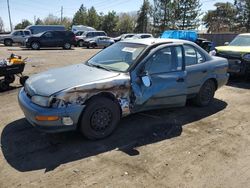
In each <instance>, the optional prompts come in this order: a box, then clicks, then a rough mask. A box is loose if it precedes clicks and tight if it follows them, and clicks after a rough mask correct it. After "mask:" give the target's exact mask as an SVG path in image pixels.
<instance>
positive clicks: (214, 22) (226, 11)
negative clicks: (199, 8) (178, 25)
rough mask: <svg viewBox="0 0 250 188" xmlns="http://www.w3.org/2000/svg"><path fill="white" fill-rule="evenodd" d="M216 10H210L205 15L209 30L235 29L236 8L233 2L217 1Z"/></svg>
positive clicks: (205, 22)
mask: <svg viewBox="0 0 250 188" xmlns="http://www.w3.org/2000/svg"><path fill="white" fill-rule="evenodd" d="M214 6H215V7H216V9H215V10H210V11H208V12H207V13H206V14H205V16H204V17H203V21H204V24H205V26H206V27H207V28H208V32H225V31H233V29H234V26H235V24H234V18H235V16H236V8H235V7H234V5H233V4H232V3H229V2H227V3H216V4H215V5H214Z"/></svg>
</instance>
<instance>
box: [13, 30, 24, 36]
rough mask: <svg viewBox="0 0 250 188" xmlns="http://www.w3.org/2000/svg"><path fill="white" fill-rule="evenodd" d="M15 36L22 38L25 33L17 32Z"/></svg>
mask: <svg viewBox="0 0 250 188" xmlns="http://www.w3.org/2000/svg"><path fill="white" fill-rule="evenodd" d="M14 35H15V36H22V35H23V32H22V31H17V32H15V33H14Z"/></svg>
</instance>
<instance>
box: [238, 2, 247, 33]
mask: <svg viewBox="0 0 250 188" xmlns="http://www.w3.org/2000/svg"><path fill="white" fill-rule="evenodd" d="M234 5H235V6H236V9H237V15H236V19H235V21H236V23H237V28H236V29H237V30H243V31H244V30H246V31H250V0H235V2H234Z"/></svg>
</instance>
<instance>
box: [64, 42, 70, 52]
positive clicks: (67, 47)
mask: <svg viewBox="0 0 250 188" xmlns="http://www.w3.org/2000/svg"><path fill="white" fill-rule="evenodd" d="M63 49H65V50H70V49H71V44H70V43H68V42H66V43H65V44H64V45H63Z"/></svg>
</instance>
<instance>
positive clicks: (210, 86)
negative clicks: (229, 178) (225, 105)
mask: <svg viewBox="0 0 250 188" xmlns="http://www.w3.org/2000/svg"><path fill="white" fill-rule="evenodd" d="M215 90H216V86H215V83H214V81H213V80H207V81H206V82H205V83H204V84H203V85H202V87H201V89H200V91H199V93H198V94H197V96H196V97H195V99H194V101H195V103H196V104H197V106H200V107H203V106H207V105H209V104H210V103H211V102H212V101H213V99H214V93H215Z"/></svg>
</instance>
